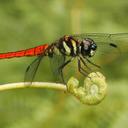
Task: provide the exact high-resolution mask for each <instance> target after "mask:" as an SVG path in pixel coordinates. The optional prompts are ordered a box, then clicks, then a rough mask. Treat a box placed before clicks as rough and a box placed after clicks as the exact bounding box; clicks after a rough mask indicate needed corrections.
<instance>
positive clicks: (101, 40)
mask: <svg viewBox="0 0 128 128" xmlns="http://www.w3.org/2000/svg"><path fill="white" fill-rule="evenodd" d="M127 50H128V33H117V34H105V33H87V34H76V35H64V36H62V37H61V38H59V39H57V40H55V41H54V42H53V43H51V44H42V45H40V46H36V47H34V48H29V49H25V50H19V51H15V52H7V53H0V59H10V58H15V57H17V58H18V57H32V56H36V59H35V60H34V61H33V62H32V63H31V64H30V65H29V66H28V67H27V69H26V72H25V81H26V82H32V81H33V80H34V78H35V75H36V73H37V70H38V68H39V66H40V65H41V61H43V58H44V57H46V56H47V57H49V58H50V59H51V60H54V62H56V61H57V60H56V59H57V58H59V61H58V64H57V65H54V68H55V70H56V72H57V73H58V74H57V75H59V76H60V78H61V81H62V82H65V80H64V76H63V70H64V68H65V67H66V66H67V65H68V64H69V63H70V62H72V61H73V60H74V59H76V60H77V65H78V71H79V72H80V74H82V75H83V76H87V75H88V74H89V73H90V72H93V68H91V66H92V67H96V68H101V66H100V65H98V64H96V63H95V62H94V61H93V58H94V57H95V56H96V55H98V54H103V55H110V56H109V57H108V58H107V59H108V60H109V59H110V58H111V55H112V54H117V53H119V52H124V51H127ZM104 61H105V60H104ZM54 62H53V63H54ZM82 65H84V67H85V68H83V66H82ZM90 65H91V66H90Z"/></svg>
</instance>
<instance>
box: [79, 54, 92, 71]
mask: <svg viewBox="0 0 128 128" xmlns="http://www.w3.org/2000/svg"><path fill="white" fill-rule="evenodd" d="M79 59H80V61H81V62H82V63H83V65H84V66H85V67H86V68H87V69H89V71H92V69H91V68H90V67H89V66H88V65H87V64H86V62H85V61H84V60H83V58H82V57H81V56H79Z"/></svg>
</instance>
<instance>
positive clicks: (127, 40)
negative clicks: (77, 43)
mask: <svg viewBox="0 0 128 128" xmlns="http://www.w3.org/2000/svg"><path fill="white" fill-rule="evenodd" d="M73 37H74V38H75V39H76V40H82V39H83V38H91V39H92V40H94V42H95V43H96V44H97V51H96V54H95V55H94V57H92V58H93V60H94V59H95V58H96V59H97V58H98V57H101V58H103V57H105V58H108V59H106V60H105V59H104V63H106V62H105V61H109V62H111V61H112V60H114V59H115V58H117V57H119V56H120V55H122V54H127V53H128V33H121V34H103V33H93V34H92V33H91V34H89V33H88V34H80V35H73ZM99 61H100V60H99ZM101 61H102V60H101Z"/></svg>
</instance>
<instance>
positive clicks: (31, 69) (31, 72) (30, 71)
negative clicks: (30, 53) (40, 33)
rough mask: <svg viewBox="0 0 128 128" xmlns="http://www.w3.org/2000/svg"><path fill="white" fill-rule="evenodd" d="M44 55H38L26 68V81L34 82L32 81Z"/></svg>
mask: <svg viewBox="0 0 128 128" xmlns="http://www.w3.org/2000/svg"><path fill="white" fill-rule="evenodd" d="M42 58H43V56H39V57H37V58H36V59H35V60H34V61H33V62H32V63H31V64H30V65H29V66H28V67H27V69H26V72H25V78H24V81H25V82H30V84H31V83H32V81H33V80H34V78H35V75H36V72H37V70H38V68H39V65H40V63H41V60H42Z"/></svg>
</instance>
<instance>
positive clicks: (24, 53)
mask: <svg viewBox="0 0 128 128" xmlns="http://www.w3.org/2000/svg"><path fill="white" fill-rule="evenodd" d="M47 48H48V44H44V45H40V46H37V47H34V48H30V49H26V50H20V51H16V52H8V53H0V59H9V58H14V57H24V56H37V55H40V54H43V53H44V52H45V50H46V49H47Z"/></svg>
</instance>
